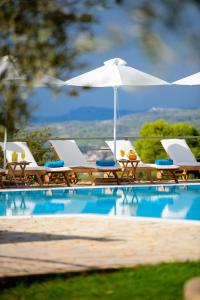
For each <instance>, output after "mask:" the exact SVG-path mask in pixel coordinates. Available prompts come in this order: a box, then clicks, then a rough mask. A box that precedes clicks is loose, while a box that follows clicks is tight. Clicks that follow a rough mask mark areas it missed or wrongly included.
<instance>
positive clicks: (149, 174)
mask: <svg viewBox="0 0 200 300" xmlns="http://www.w3.org/2000/svg"><path fill="white" fill-rule="evenodd" d="M146 172H147V180H148V181H150V182H151V183H153V179H152V175H151V170H147V171H146Z"/></svg>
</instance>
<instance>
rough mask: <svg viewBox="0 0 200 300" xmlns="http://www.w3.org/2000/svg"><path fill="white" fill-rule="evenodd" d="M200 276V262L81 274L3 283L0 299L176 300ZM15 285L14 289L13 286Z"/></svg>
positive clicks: (180, 297) (22, 279) (181, 296)
mask: <svg viewBox="0 0 200 300" xmlns="http://www.w3.org/2000/svg"><path fill="white" fill-rule="evenodd" d="M196 276H200V262H186V263H173V264H160V265H156V266H143V267H138V268H130V269H120V270H117V271H107V272H106V271H104V272H99V273H97V272H96V273H92V274H87V273H86V274H80V275H76V276H75V275H73V276H72V275H71V276H70V275H64V274H63V275H55V276H53V275H52V276H50V277H49V276H48V277H34V278H33V277H32V278H28V277H25V278H21V279H19V278H18V279H17V280H16V281H14V280H13V279H12V280H11V281H10V282H9V285H8V284H7V287H6V282H4V283H2V282H0V285H1V286H0V289H1V293H0V299H1V300H12V299H13V300H14V299H21V300H22V299H23V300H25V299H29V300H32V299H33V300H41V299H42V300H45V299H51V300H62V299H67V300H72V299H73V300H90V299H104V300H106V299H109V300H111V299H120V300H121V299H122V300H126V299H128V300H130V299H134V300H137V299H138V300H142V299H145V300H147V299H148V300H152V299H155V300H157V299H158V300H167V299H169V300H173V299H176V300H178V299H183V295H182V291H183V285H184V283H185V281H186V280H188V279H189V278H191V277H196ZM11 285H12V286H11Z"/></svg>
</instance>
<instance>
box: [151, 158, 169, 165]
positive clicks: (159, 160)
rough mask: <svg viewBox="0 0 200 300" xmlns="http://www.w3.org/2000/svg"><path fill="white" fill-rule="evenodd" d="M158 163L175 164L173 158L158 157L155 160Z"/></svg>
mask: <svg viewBox="0 0 200 300" xmlns="http://www.w3.org/2000/svg"><path fill="white" fill-rule="evenodd" d="M155 164H156V165H173V160H172V159H156V160H155Z"/></svg>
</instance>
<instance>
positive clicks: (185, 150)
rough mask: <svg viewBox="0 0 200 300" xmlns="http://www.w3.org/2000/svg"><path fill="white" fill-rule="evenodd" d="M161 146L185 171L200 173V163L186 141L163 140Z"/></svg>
mask: <svg viewBox="0 0 200 300" xmlns="http://www.w3.org/2000/svg"><path fill="white" fill-rule="evenodd" d="M161 144H162V146H163V148H164V149H165V151H166V152H167V154H168V155H169V157H170V158H171V159H172V160H173V162H174V163H175V164H176V165H178V166H180V170H184V171H186V172H187V171H195V170H198V171H200V162H198V161H197V160H196V158H195V156H194V154H193V153H192V151H191V150H190V148H189V146H188V144H187V143H186V141H185V139H163V140H161Z"/></svg>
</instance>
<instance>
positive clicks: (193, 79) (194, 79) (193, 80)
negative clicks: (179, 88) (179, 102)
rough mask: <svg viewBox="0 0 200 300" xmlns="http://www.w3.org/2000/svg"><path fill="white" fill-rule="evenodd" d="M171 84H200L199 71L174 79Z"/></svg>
mask: <svg viewBox="0 0 200 300" xmlns="http://www.w3.org/2000/svg"><path fill="white" fill-rule="evenodd" d="M172 84H177V85H200V72H197V73H195V74H193V75H190V76H187V77H184V78H182V79H180V80H177V81H174V82H173V83H172Z"/></svg>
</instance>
